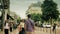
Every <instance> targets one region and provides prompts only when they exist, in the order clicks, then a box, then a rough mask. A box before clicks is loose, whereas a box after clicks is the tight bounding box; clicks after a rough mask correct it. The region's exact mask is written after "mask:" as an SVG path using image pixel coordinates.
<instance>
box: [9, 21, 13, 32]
mask: <svg viewBox="0 0 60 34" xmlns="http://www.w3.org/2000/svg"><path fill="white" fill-rule="evenodd" d="M12 28H13V23H12V22H10V32H12Z"/></svg>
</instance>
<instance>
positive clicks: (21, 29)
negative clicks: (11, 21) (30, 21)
mask: <svg viewBox="0 0 60 34" xmlns="http://www.w3.org/2000/svg"><path fill="white" fill-rule="evenodd" d="M18 27H19V34H26V32H25V30H26V26H25V23H24V19H22V20H21V22H20V25H19V26H18Z"/></svg>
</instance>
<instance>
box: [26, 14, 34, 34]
mask: <svg viewBox="0 0 60 34" xmlns="http://www.w3.org/2000/svg"><path fill="white" fill-rule="evenodd" d="M27 17H28V19H27V20H26V21H25V23H26V34H34V29H35V27H34V26H35V24H34V21H33V20H32V19H31V15H30V14H29V15H27Z"/></svg>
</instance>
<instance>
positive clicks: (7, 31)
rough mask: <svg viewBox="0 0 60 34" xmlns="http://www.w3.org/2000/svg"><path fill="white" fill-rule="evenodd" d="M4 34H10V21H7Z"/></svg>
mask: <svg viewBox="0 0 60 34" xmlns="http://www.w3.org/2000/svg"><path fill="white" fill-rule="evenodd" d="M4 34H9V23H8V21H5V24H4Z"/></svg>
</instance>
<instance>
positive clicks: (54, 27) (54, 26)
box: [53, 23, 56, 32]
mask: <svg viewBox="0 0 60 34" xmlns="http://www.w3.org/2000/svg"><path fill="white" fill-rule="evenodd" d="M55 29H56V24H55V23H54V25H53V32H54V31H55Z"/></svg>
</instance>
